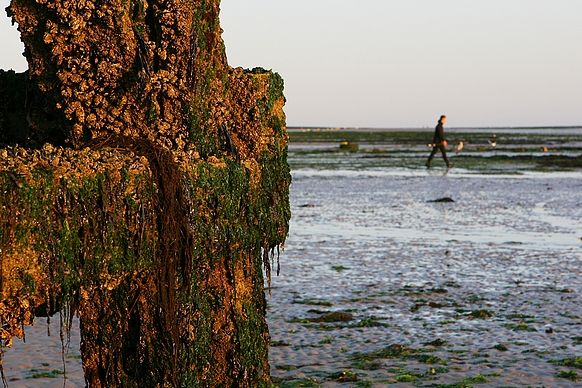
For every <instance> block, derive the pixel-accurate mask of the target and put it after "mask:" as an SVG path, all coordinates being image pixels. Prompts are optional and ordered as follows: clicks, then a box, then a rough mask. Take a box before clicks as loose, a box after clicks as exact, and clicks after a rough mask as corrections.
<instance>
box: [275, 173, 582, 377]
mask: <svg viewBox="0 0 582 388" xmlns="http://www.w3.org/2000/svg"><path fill="white" fill-rule="evenodd" d="M566 175H567V176H566ZM566 175H563V174H562V173H556V174H531V175H527V174H526V176H518V177H515V176H500V175H491V176H486V175H475V174H466V173H464V172H463V171H462V170H459V171H458V172H455V169H453V170H451V171H450V172H449V173H448V174H446V175H445V174H444V170H438V169H437V170H434V171H430V172H426V171H422V172H421V171H404V170H401V171H400V173H398V172H395V171H390V172H387V171H384V172H382V171H375V172H373V173H370V171H365V170H363V171H362V170H359V171H354V170H341V169H340V170H336V171H335V172H330V171H329V170H325V171H324V170H319V171H317V170H299V171H296V172H295V174H294V183H293V187H292V204H293V209H292V210H293V221H292V228H291V233H290V237H289V240H288V244H287V249H286V251H285V255H284V256H283V258H282V263H283V264H282V276H281V277H279V278H276V279H274V281H273V284H274V289H273V290H272V297H271V298H269V299H268V300H269V327H270V330H271V335H272V341H273V342H272V344H273V346H272V349H271V368H272V375H273V376H274V377H275V378H276V379H277V381H279V383H280V384H281V385H282V386H286V385H289V386H293V384H300V383H303V384H323V386H346V387H347V386H383V385H391V384H396V383H399V382H401V383H402V384H405V385H408V386H409V385H411V384H414V385H419V386H431V385H439V384H459V385H458V386H469V385H477V384H479V385H481V384H483V386H551V387H556V386H574V385H575V383H574V382H573V381H571V380H568V379H566V378H562V377H558V376H557V374H558V373H560V372H562V371H575V372H576V373H577V374H578V375H580V369H579V368H580V366H579V365H578V368H576V367H567V366H564V365H560V364H564V363H567V361H564V360H568V359H571V358H574V357H580V355H581V350H582V349H581V340H582V337H581V336H582V317H581V316H580V314H582V302H581V298H580V293H581V292H582V281H581V280H580V275H581V271H582V254H581V248H582V241H580V237H582V229H581V228H580V220H582V206H581V201H582V197H580V195H575V194H574V193H576V192H580V190H581V189H582V174H579V173H574V174H570V175H568V174H566ZM442 197H450V198H453V199H454V200H455V202H454V203H431V202H428V201H430V200H434V199H438V198H442ZM331 312H346V313H349V314H351V315H352V319H351V320H349V321H347V322H323V323H322V322H315V321H319V320H321V318H322V317H323V318H325V317H327V316H328V315H327V314H329V313H331ZM309 382H311V383H309ZM307 386H309V385H307Z"/></svg>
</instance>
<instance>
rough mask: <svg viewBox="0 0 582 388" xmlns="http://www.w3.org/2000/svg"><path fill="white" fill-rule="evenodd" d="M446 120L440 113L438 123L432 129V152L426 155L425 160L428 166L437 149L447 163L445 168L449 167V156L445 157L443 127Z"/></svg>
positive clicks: (445, 142) (445, 148) (428, 166)
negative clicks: (426, 158)
mask: <svg viewBox="0 0 582 388" xmlns="http://www.w3.org/2000/svg"><path fill="white" fill-rule="evenodd" d="M446 122H447V116H445V115H442V116H441V118H440V119H439V123H438V124H437V126H436V128H435V130H434V137H433V139H432V142H433V144H432V152H431V153H430V156H429V157H428V160H427V161H426V167H427V168H430V164H431V163H432V159H433V158H434V156H435V155H436V153H437V151H441V153H442V154H443V159H444V160H445V163H446V164H447V168H450V167H451V163H450V162H449V158H447V145H448V142H447V139H445V130H444V128H443V125H445V124H446Z"/></svg>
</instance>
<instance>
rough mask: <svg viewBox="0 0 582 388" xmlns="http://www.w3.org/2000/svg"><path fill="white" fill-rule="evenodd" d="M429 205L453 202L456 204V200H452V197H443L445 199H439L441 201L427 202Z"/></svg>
mask: <svg viewBox="0 0 582 388" xmlns="http://www.w3.org/2000/svg"><path fill="white" fill-rule="evenodd" d="M427 202H429V203H451V202H455V200H454V199H452V198H451V197H443V198H439V199H433V200H432V201H427Z"/></svg>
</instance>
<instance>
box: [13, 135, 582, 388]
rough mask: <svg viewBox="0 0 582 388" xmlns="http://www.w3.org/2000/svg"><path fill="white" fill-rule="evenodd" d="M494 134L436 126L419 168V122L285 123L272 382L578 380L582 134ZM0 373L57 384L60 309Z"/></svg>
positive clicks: (559, 383)
mask: <svg viewBox="0 0 582 388" xmlns="http://www.w3.org/2000/svg"><path fill="white" fill-rule="evenodd" d="M505 131H506V132H503V131H502V130H499V129H495V130H490V129H484V130H451V131H449V132H448V133H449V135H448V137H449V139H450V140H451V143H452V144H451V147H449V148H452V146H453V145H454V142H455V141H456V140H465V141H466V144H465V147H464V149H463V150H462V151H461V152H460V153H459V154H455V152H454V151H452V152H450V155H451V160H452V162H453V163H454V168H452V169H450V170H447V169H446V168H445V167H444V162H443V161H442V159H439V155H437V157H436V158H435V161H434V164H433V166H434V167H433V168H432V169H430V170H427V169H426V167H425V166H424V163H425V161H426V158H427V157H428V154H429V152H430V149H429V148H428V147H427V146H426V144H427V143H429V142H430V141H431V140H432V129H426V130H423V131H412V130H407V131H377V130H376V131H362V130H360V131H358V130H343V131H325V130H323V131H309V132H307V131H291V133H290V140H291V142H290V145H289V163H290V165H291V169H292V175H293V183H292V186H291V205H292V212H293V213H292V214H293V218H292V221H291V230H290V234H289V237H288V240H287V244H286V248H285V251H284V252H283V253H282V254H281V258H280V260H281V274H280V276H278V277H273V280H272V288H271V290H270V292H267V293H266V297H267V303H268V323H269V329H270V333H271V349H270V364H271V375H272V377H273V381H274V383H275V385H276V386H280V387H319V386H323V387H383V386H433V387H469V386H484V387H486V386H490V387H499V386H508V387H522V386H534V387H535V386H546V387H571V386H577V385H579V384H580V383H581V382H582V296H581V294H582V280H581V279H582V277H581V275H582V226H581V225H582V195H581V194H580V193H582V165H581V163H582V129H581V128H569V129H551V128H550V129H506V130H505ZM493 133H495V134H496V139H497V145H496V147H494V148H493V147H491V146H490V145H489V143H488V140H490V139H491V137H492V134H493ZM341 141H349V142H353V143H356V144H358V150H357V152H350V151H343V150H341V149H340V148H339V144H340V142H341ZM544 147H545V148H544ZM441 198H450V199H452V202H451V201H449V202H432V201H435V200H438V199H441ZM49 329H50V332H51V336H47V330H49ZM71 335H72V337H71V344H70V348H69V350H68V351H67V352H66V353H65V354H64V361H65V365H66V370H65V372H66V376H67V380H66V384H65V386H67V387H82V386H84V379H83V374H82V369H81V362H80V353H79V341H80V336H79V329H78V320H74V322H73V327H72V330H71ZM4 371H5V374H6V379H7V381H8V384H9V387H38V386H49V387H50V386H53V387H62V386H63V355H62V354H61V341H60V336H59V318H58V316H57V317H54V318H53V319H52V322H51V324H50V325H47V324H46V319H44V318H42V319H37V321H36V323H35V326H34V327H31V328H27V341H26V344H25V343H23V342H22V341H15V345H14V348H12V349H7V350H6V353H5V355H4Z"/></svg>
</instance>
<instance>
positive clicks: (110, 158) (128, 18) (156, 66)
mask: <svg viewBox="0 0 582 388" xmlns="http://www.w3.org/2000/svg"><path fill="white" fill-rule="evenodd" d="M219 3H220V1H219V0H189V1H185V0H147V1H139V0H129V1H125V0H124V1H122V0H110V1H95V0H87V1H84V0H75V1H69V0H12V3H11V5H10V7H9V9H8V12H9V15H10V16H12V18H13V20H15V21H16V22H17V23H18V28H19V31H20V32H21V37H22V40H23V42H24V44H25V56H26V58H27V60H28V63H29V71H28V72H27V73H26V74H15V73H14V72H0V103H1V105H0V142H1V143H2V146H1V148H0V271H1V278H0V279H1V281H0V291H1V298H0V320H1V327H0V341H1V342H2V345H3V346H4V345H8V344H9V342H10V341H11V339H12V338H13V337H14V336H20V335H22V326H23V325H26V324H30V323H31V321H32V319H33V317H34V316H35V315H36V316H40V315H46V314H54V313H55V312H57V311H61V312H63V313H64V314H65V317H66V318H68V317H71V316H72V314H74V313H78V314H79V316H80V320H81V338H82V340H81V351H82V357H83V368H84V371H85V377H86V380H87V382H88V385H89V386H91V387H116V386H135V387H155V386H160V387H161V386H176V387H177V386H180V387H188V386H229V385H230V386H232V385H235V384H236V385H237V386H248V387H250V386H257V385H259V386H260V385H266V384H268V383H269V365H268V358H267V352H268V341H269V335H268V329H267V325H266V321H265V297H264V290H263V287H264V286H263V284H264V280H263V268H264V269H265V274H266V276H267V277H269V278H270V268H271V260H272V256H273V254H274V252H275V251H278V248H279V246H280V245H282V244H283V242H284V240H285V237H286V235H287V231H288V222H289V218H290V210H289V198H288V190H289V184H290V174H289V167H288V165H287V161H286V155H287V133H286V129H285V117H284V113H283V105H284V101H285V100H284V97H283V94H282V89H283V81H282V79H281V78H280V77H279V76H278V75H277V74H273V73H271V72H267V71H264V70H262V69H255V70H253V71H243V70H242V69H232V68H230V67H229V66H228V64H227V61H226V56H225V51H224V44H223V41H222V38H221V29H220V25H219Z"/></svg>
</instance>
